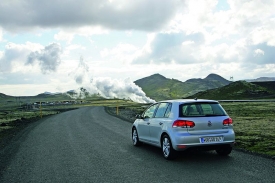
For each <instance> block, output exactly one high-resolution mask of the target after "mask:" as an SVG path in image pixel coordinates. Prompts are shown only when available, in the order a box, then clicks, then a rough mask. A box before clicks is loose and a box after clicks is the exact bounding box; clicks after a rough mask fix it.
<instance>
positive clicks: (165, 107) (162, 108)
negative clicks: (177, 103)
mask: <svg viewBox="0 0 275 183" xmlns="http://www.w3.org/2000/svg"><path fill="white" fill-rule="evenodd" d="M170 105H171V104H170V103H160V105H159V107H158V109H157V112H156V115H155V118H164V117H169V114H170V111H171V107H169V106H170Z"/></svg>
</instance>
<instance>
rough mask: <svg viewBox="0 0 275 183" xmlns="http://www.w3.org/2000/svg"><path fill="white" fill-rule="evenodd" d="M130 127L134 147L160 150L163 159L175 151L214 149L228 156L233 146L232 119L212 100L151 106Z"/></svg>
mask: <svg viewBox="0 0 275 183" xmlns="http://www.w3.org/2000/svg"><path fill="white" fill-rule="evenodd" d="M136 118H137V119H136V120H135V122H134V123H133V126H132V141H133V145H134V146H139V145H140V144H141V143H146V144H150V145H154V146H157V147H160V148H161V149H162V153H163V156H164V158H165V159H173V158H175V155H176V152H177V151H185V150H187V149H188V150H191V149H205V150H216V152H217V153H218V154H219V155H224V156H226V155H229V154H230V153H231V151H232V146H233V144H234V143H235V133H234V130H233V125H232V122H233V121H232V119H231V118H230V117H229V116H228V114H227V113H226V112H225V110H224V109H223V108H222V106H221V105H220V104H219V102H217V101H214V100H199V99H180V100H167V101H161V102H157V103H154V104H152V105H150V106H149V107H148V108H147V109H146V110H145V111H144V112H143V113H142V114H141V115H137V116H136Z"/></svg>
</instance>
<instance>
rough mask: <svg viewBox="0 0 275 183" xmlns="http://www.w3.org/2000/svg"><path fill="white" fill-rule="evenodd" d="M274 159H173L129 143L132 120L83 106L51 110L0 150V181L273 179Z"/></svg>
mask: <svg viewBox="0 0 275 183" xmlns="http://www.w3.org/2000/svg"><path fill="white" fill-rule="evenodd" d="M274 173H275V161H274V160H272V159H267V158H263V157H260V156H255V155H251V154H247V153H243V152H238V151H233V152H232V154H231V155H230V156H229V157H221V156H218V155H217V154H215V153H214V152H213V153H211V152H200V153H194V154H191V155H190V154H189V155H188V154H187V155H186V154H185V155H184V154H182V155H181V156H180V157H179V158H178V159H176V160H174V161H167V160H165V159H164V158H163V157H162V154H161V150H160V149H158V148H155V147H151V146H148V145H143V146H141V147H134V146H132V143H131V123H129V122H126V121H123V120H120V119H118V118H116V117H113V116H110V115H108V114H107V113H106V112H105V111H104V108H103V107H86V108H80V109H77V110H73V111H68V112H65V113H61V114H58V115H54V116H51V117H48V118H45V119H42V120H40V121H37V122H35V123H33V124H30V125H29V126H28V127H26V128H25V129H24V130H23V131H21V132H20V133H18V134H17V135H16V136H15V137H14V138H13V139H12V140H11V142H10V143H9V144H8V145H7V146H5V147H4V148H3V149H0V182H1V183H12V182H17V183H18V182H35V183H38V182H135V183H136V182H150V183H153V182H158V183H159V182H188V183H190V182H199V183H203V182H223V183H224V182H249V183H253V182H264V183H267V182H275V174H274Z"/></svg>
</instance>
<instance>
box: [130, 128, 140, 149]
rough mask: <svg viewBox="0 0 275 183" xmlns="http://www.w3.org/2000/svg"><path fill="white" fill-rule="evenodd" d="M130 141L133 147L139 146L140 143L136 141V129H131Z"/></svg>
mask: <svg viewBox="0 0 275 183" xmlns="http://www.w3.org/2000/svg"><path fill="white" fill-rule="evenodd" d="M132 141H133V145H134V146H139V145H140V144H141V142H140V141H139V139H138V132H137V129H136V128H133V130H132Z"/></svg>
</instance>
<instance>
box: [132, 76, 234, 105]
mask: <svg viewBox="0 0 275 183" xmlns="http://www.w3.org/2000/svg"><path fill="white" fill-rule="evenodd" d="M229 83H230V81H228V80H226V79H224V78H222V77H221V76H219V75H216V74H210V75H208V76H207V77H206V78H204V79H200V78H197V79H189V80H187V81H186V82H181V81H179V80H176V79H168V78H165V77H164V76H162V75H160V74H154V75H151V76H149V77H145V78H142V79H139V80H137V81H135V84H137V85H138V86H140V87H141V88H142V90H143V91H144V92H145V93H146V95H147V96H148V97H150V98H152V99H154V100H156V101H159V100H166V99H175V98H185V97H187V96H190V95H193V94H195V93H198V92H200V91H205V90H208V89H213V88H218V87H222V86H225V85H227V84H229Z"/></svg>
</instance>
